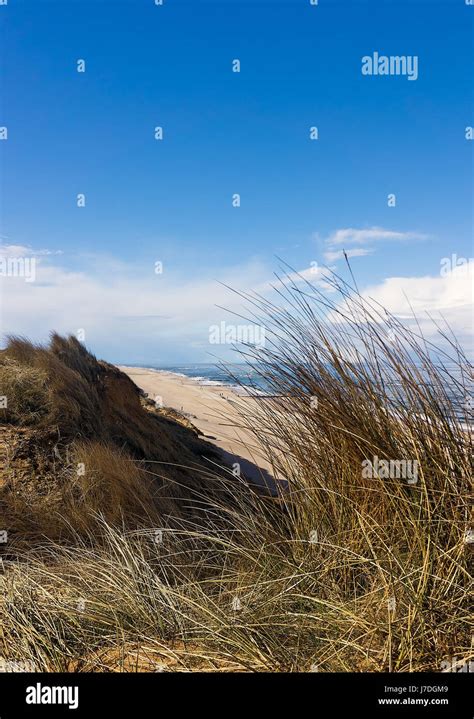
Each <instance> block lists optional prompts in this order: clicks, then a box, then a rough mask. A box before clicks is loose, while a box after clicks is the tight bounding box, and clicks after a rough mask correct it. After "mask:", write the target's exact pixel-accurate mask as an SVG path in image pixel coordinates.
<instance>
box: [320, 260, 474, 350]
mask: <svg viewBox="0 0 474 719" xmlns="http://www.w3.org/2000/svg"><path fill="white" fill-rule="evenodd" d="M473 282H474V260H470V261H469V262H468V263H467V264H466V265H464V266H460V267H456V266H454V267H453V268H452V269H451V270H450V271H447V272H445V273H440V275H438V276H430V275H425V276H422V277H388V278H386V279H385V280H383V281H382V282H380V283H379V284H376V285H373V286H370V287H366V288H365V289H364V290H363V291H362V292H361V294H362V297H363V298H364V299H366V300H367V301H368V302H369V303H370V302H375V303H378V304H379V305H381V306H382V307H383V308H385V309H386V310H388V311H389V312H390V313H391V314H393V315H395V316H396V317H398V319H400V320H402V321H404V322H405V323H407V324H410V326H411V325H413V327H414V326H415V323H414V315H415V316H416V319H417V321H418V323H419V325H420V327H421V330H422V331H423V333H424V334H425V336H427V337H429V336H433V335H436V334H437V328H436V325H435V324H434V322H433V319H434V320H435V321H437V322H438V324H440V325H442V326H443V327H444V329H446V327H445V323H447V324H448V325H449V327H450V329H451V330H452V331H453V333H454V335H455V336H456V338H457V339H458V340H459V342H460V343H461V345H462V346H464V347H465V348H467V347H469V346H471V345H472V340H473V336H474V332H473V304H472V303H473V286H474V285H473ZM341 309H345V310H347V309H349V308H348V306H347V304H346V305H344V304H342V305H341ZM351 309H352V310H353V311H354V312H355V316H356V317H359V318H360V320H361V321H363V319H364V318H363V316H362V314H361V312H360V310H357V309H356V308H355V307H354V305H353V304H352V305H351ZM378 309H380V307H378ZM430 317H432V318H433V319H430ZM331 319H332V320H333V321H341V319H340V318H338V317H337V316H336V315H335V314H334V315H332V316H331Z"/></svg>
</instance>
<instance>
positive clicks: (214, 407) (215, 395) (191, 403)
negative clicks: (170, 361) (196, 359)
mask: <svg viewBox="0 0 474 719" xmlns="http://www.w3.org/2000/svg"><path fill="white" fill-rule="evenodd" d="M119 369H120V370H122V372H125V373H126V374H127V375H128V376H129V377H130V379H131V380H133V382H135V384H136V385H137V386H138V387H140V388H141V389H142V390H144V392H146V393H147V394H148V397H149V398H150V399H152V400H154V401H155V402H158V403H159V404H160V405H162V406H163V407H172V408H173V409H175V410H177V411H178V412H181V413H182V414H184V415H186V417H187V418H188V419H189V420H190V421H191V422H192V423H193V424H194V426H195V427H197V429H198V430H199V431H200V432H201V433H202V436H203V437H204V438H205V439H206V440H208V441H209V442H212V443H213V444H215V445H216V446H217V447H218V448H219V449H220V451H221V453H222V456H223V459H225V461H226V462H227V463H228V464H231V465H232V464H234V463H236V462H237V463H239V465H240V471H241V474H242V476H243V477H245V479H247V480H250V481H251V482H253V483H255V484H258V485H259V486H261V487H266V488H267V489H268V490H269V491H270V492H271V494H273V495H274V494H276V493H277V492H276V490H275V480H274V479H273V477H272V476H271V467H270V465H269V464H268V462H266V461H265V459H264V457H262V454H261V452H260V451H259V450H258V448H256V447H255V444H254V439H253V438H252V437H251V435H250V434H249V433H248V432H247V431H246V430H244V429H242V428H241V427H239V425H240V424H241V420H240V418H239V414H238V411H237V409H236V403H238V404H239V405H240V406H242V403H249V405H250V404H251V403H252V402H255V401H259V400H255V399H253V398H252V397H242V396H241V395H238V394H237V393H236V392H235V391H234V390H233V389H232V388H231V387H229V386H225V385H205V384H201V383H200V382H198V381H197V380H194V379H192V378H189V377H184V376H182V375H179V374H175V373H173V372H165V371H161V370H160V371H157V370H152V369H146V368H142V367H127V366H123V365H121V366H119Z"/></svg>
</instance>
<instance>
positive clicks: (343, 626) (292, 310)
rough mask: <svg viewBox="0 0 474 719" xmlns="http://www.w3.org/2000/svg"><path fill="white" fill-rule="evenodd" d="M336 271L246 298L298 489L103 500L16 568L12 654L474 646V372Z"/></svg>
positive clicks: (146, 662)
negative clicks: (473, 398)
mask: <svg viewBox="0 0 474 719" xmlns="http://www.w3.org/2000/svg"><path fill="white" fill-rule="evenodd" d="M327 281H328V283H329V292H328V291H327V290H326V291H322V290H320V288H319V286H318V285H316V286H315V285H311V284H309V283H307V284H306V285H304V284H302V282H300V281H298V282H295V281H293V279H292V277H291V276H289V277H285V278H283V280H282V282H281V284H280V286H279V289H278V292H279V294H280V297H279V299H278V302H277V303H274V304H272V303H271V302H269V301H268V300H267V299H266V298H262V297H258V296H252V297H247V298H246V300H247V301H250V303H251V307H252V313H253V314H252V315H251V317H252V319H253V321H256V322H258V323H260V324H262V325H264V326H265V328H266V337H267V344H266V347H265V348H264V349H263V350H262V349H261V348H260V349H259V350H258V351H256V350H254V349H253V348H251V347H248V348H245V349H244V350H242V356H243V358H244V359H245V361H247V362H248V364H249V368H250V369H251V370H252V371H253V372H254V373H257V374H259V375H260V377H261V378H262V379H264V380H265V381H266V383H267V384H268V386H269V387H270V389H271V391H272V396H271V397H266V398H262V399H259V400H248V399H241V400H236V402H235V403H236V406H237V408H238V409H239V411H240V417H241V424H242V427H244V428H246V429H247V430H248V431H250V432H251V433H252V434H253V436H254V438H255V443H258V444H259V445H260V446H261V447H263V448H264V450H265V453H266V456H267V458H268V460H269V461H270V462H271V465H272V467H273V471H274V474H275V476H276V477H277V478H282V479H283V478H284V479H286V480H287V482H288V490H287V491H285V492H284V493H282V495H281V497H280V498H279V500H278V501H277V502H268V501H263V500H262V499H261V498H259V497H257V496H256V495H254V494H252V493H249V492H248V490H247V489H246V487H245V486H244V485H242V484H241V483H238V482H236V481H235V478H233V476H232V473H231V472H229V473H228V475H225V474H224V475H222V474H220V475H219V476H216V478H215V481H216V482H217V483H219V485H220V486H221V487H222V488H223V490H224V488H225V491H222V492H219V493H218V492H208V491H204V489H203V488H202V487H200V486H196V487H195V491H194V492H192V493H191V494H187V495H186V499H185V500H184V501H182V502H181V504H179V503H178V504H177V505H174V507H175V510H174V512H175V514H174V516H173V518H172V519H173V521H172V522H169V523H166V522H164V523H163V525H162V526H158V527H157V526H151V525H150V523H149V522H147V521H143V519H142V520H141V522H137V524H136V527H135V528H133V529H131V528H130V527H125V526H121V525H120V522H119V521H117V517H113V516H108V517H105V516H104V515H101V516H97V515H96V516H95V522H94V524H93V529H92V530H91V529H89V530H86V531H84V530H82V531H81V532H79V533H78V534H77V535H76V537H75V538H74V539H73V540H72V541H70V542H69V543H68V545H67V546H61V545H59V544H58V543H57V542H53V541H45V543H44V544H43V545H42V546H37V547H36V548H35V550H34V551H30V552H26V553H23V554H22V555H20V556H19V557H18V559H17V560H15V561H13V562H12V563H11V564H10V565H9V566H8V567H7V571H6V572H5V573H4V575H3V576H2V577H0V582H1V584H2V590H3V591H2V593H1V595H0V605H1V607H0V609H1V616H2V630H3V631H2V635H1V638H0V654H2V655H3V656H8V657H11V658H16V659H23V660H24V659H29V660H32V661H34V662H35V664H36V666H37V667H38V668H40V669H43V670H60V669H75V670H82V669H95V670H103V669H115V670H124V669H126V670H131V669H132V670H133V669H146V670H156V669H157V667H158V668H168V669H170V670H178V671H187V670H193V669H205V670H209V671H311V670H313V671H393V672H398V671H440V670H441V667H442V666H443V664H442V662H443V661H445V660H448V661H449V660H451V659H452V658H454V657H456V658H457V661H458V663H459V661H461V662H462V661H463V660H466V661H468V660H469V659H470V658H472V656H473V652H472V644H471V636H472V616H471V614H470V604H469V599H470V592H471V588H472V578H471V575H470V571H469V570H470V563H469V562H470V559H472V548H473V544H472V541H471V539H472V534H471V533H470V530H471V529H472V525H471V524H470V493H471V489H472V487H471V477H472V475H471V457H472V434H471V432H470V431H468V429H467V424H468V423H469V422H470V421H472V418H471V416H470V415H469V403H468V402H466V401H464V400H465V399H466V398H467V397H468V396H469V392H470V391H471V381H472V375H471V367H470V365H469V363H468V361H467V359H466V357H465V356H464V354H463V352H462V350H461V348H460V347H459V346H458V345H457V343H456V341H455V339H454V338H452V337H451V336H450V335H449V334H446V333H444V349H442V348H436V347H435V346H434V345H432V344H431V343H430V342H429V341H428V340H427V339H424V337H423V335H422V334H421V329H420V327H419V326H418V325H417V324H416V322H414V323H413V324H412V326H411V327H407V326H406V325H404V324H401V323H400V322H399V321H398V320H397V319H396V318H394V317H392V316H391V315H389V314H388V313H386V312H385V311H384V310H383V308H380V307H378V306H377V305H375V304H374V303H372V302H370V301H368V300H365V299H364V298H362V297H361V296H360V295H359V294H358V292H357V290H355V289H352V288H351V287H350V286H349V285H348V284H347V283H345V282H344V281H342V280H341V279H340V278H337V277H335V276H332V277H329V278H328V280H327ZM235 379H237V378H235ZM458 400H459V401H458ZM374 457H378V458H379V459H380V460H395V461H398V462H399V461H405V462H415V461H416V462H417V465H416V467H417V472H416V477H413V474H411V475H408V476H405V477H404V476H403V472H401V475H402V476H396V475H394V474H393V473H392V475H391V476H387V477H384V476H382V475H381V474H380V473H379V475H377V473H374V474H373V476H372V477H368V476H364V473H363V468H364V464H363V463H364V462H367V460H369V461H371V462H373V461H374ZM399 466H400V465H399ZM411 466H415V465H411ZM132 474H133V473H132ZM399 474H400V473H399ZM413 480H415V481H413ZM88 482H89V480H88ZM118 486H119V487H121V486H122V484H121V483H119V485H118ZM124 490H125V488H124ZM79 491H80V493H81V492H82V496H87V493H89V494H90V496H92V497H93V498H94V497H96V496H97V492H99V493H100V492H102V491H104V489H103V488H100V487H96V486H95V485H94V483H92V484H90V483H86V484H85V485H83V486H81V487H79ZM124 496H126V495H124ZM111 501H115V499H111ZM86 504H87V507H88V508H89V510H88V511H92V508H93V506H94V502H87V503H86ZM124 504H125V510H126V501H125V502H124ZM100 506H103V502H99V503H97V507H100ZM190 507H192V509H193V511H192V512H191V513H190V512H189V511H188V510H189V508H190Z"/></svg>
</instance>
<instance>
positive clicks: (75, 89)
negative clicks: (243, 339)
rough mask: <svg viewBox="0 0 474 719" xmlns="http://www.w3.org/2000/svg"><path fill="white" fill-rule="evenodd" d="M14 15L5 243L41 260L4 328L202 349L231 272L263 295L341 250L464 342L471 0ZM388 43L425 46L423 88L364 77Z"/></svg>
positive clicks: (112, 350)
mask: <svg viewBox="0 0 474 719" xmlns="http://www.w3.org/2000/svg"><path fill="white" fill-rule="evenodd" d="M0 23H1V34H2V37H3V38H4V39H5V40H4V42H3V43H2V45H3V49H2V51H1V69H0V78H1V85H0V95H1V106H0V112H1V115H0V119H1V122H0V125H2V126H7V127H8V140H7V141H6V142H5V141H3V142H0V160H1V164H2V188H1V200H2V212H1V215H2V217H1V219H2V237H3V243H4V246H5V247H6V248H7V250H6V251H7V252H10V254H11V253H14V252H15V248H28V251H30V252H31V253H39V254H37V255H36V257H37V258H38V277H37V279H36V281H35V282H34V283H33V282H32V283H28V284H27V283H25V282H21V281H20V280H19V279H14V281H13V282H11V281H10V280H12V279H13V278H5V281H4V285H5V288H6V291H4V292H2V295H3V299H4V302H3V306H4V308H3V313H2V325H3V331H4V332H21V333H22V334H28V335H30V336H33V338H34V339H45V338H46V337H47V335H48V332H49V330H51V329H53V328H54V329H58V330H59V331H62V332H73V333H75V332H76V331H77V330H78V329H79V328H83V329H84V330H85V336H86V344H88V345H89V346H90V347H91V348H92V349H93V350H94V351H96V352H97V353H98V354H100V355H102V356H104V357H105V358H107V359H109V360H112V361H118V362H135V363H139V362H146V363H155V362H156V363H160V362H161V363H170V362H181V361H188V360H194V361H206V360H207V359H208V358H209V351H211V352H214V351H215V348H209V344H208V341H207V335H208V327H209V324H210V323H211V322H214V321H218V320H219V319H220V318H221V315H222V312H221V314H219V312H218V311H216V310H215V309H213V308H214V305H215V304H224V305H226V306H229V307H231V308H232V307H233V304H232V303H233V302H235V300H234V299H233V298H232V297H231V296H229V299H228V301H227V304H226V297H225V293H223V291H222V288H221V287H220V286H219V285H218V282H219V281H224V282H228V283H230V284H231V285H232V286H234V287H236V288H237V289H239V288H243V289H248V288H250V287H252V288H253V287H255V288H261V287H262V286H264V284H265V283H266V282H268V280H270V279H271V276H272V272H273V271H274V270H275V269H276V268H277V267H278V262H277V260H276V259H275V256H276V255H277V256H280V257H282V258H283V259H284V260H286V261H287V262H288V263H289V264H291V265H292V266H293V267H295V269H297V270H301V271H305V270H306V269H307V268H308V267H309V266H310V264H311V263H314V262H317V263H323V262H324V263H326V264H330V265H331V266H336V267H337V269H338V270H339V269H341V271H342V270H343V268H342V266H341V263H340V261H339V260H338V257H337V256H336V254H335V253H336V252H338V251H339V252H340V250H341V249H342V248H343V247H344V248H345V249H347V250H352V251H353V250H357V253H355V254H359V255H360V256H354V257H353V258H352V266H353V270H354V273H355V274H356V276H357V280H358V283H359V286H360V287H362V288H368V289H371V290H373V294H374V296H376V297H377V298H380V299H382V300H384V301H385V300H386V301H387V303H388V305H390V304H392V305H393V307H391V309H394V311H397V312H398V311H400V312H402V307H401V302H402V300H401V299H400V300H398V299H397V298H396V296H395V294H396V292H397V290H399V291H400V297H401V295H402V293H403V290H406V289H407V288H410V289H412V290H413V292H414V295H415V301H416V302H415V304H416V306H417V307H418V308H419V309H420V310H423V309H428V310H433V309H435V310H440V311H441V310H442V311H443V312H444V313H445V314H447V315H448V317H449V318H450V320H451V318H452V321H453V324H454V327H455V329H457V330H458V331H459V333H460V334H461V335H462V336H463V337H464V336H465V335H466V334H468V332H467V329H466V318H467V316H468V315H467V313H466V307H465V300H466V296H465V295H462V296H461V295H460V287H461V284H462V287H463V288H464V289H465V288H466V287H467V282H466V281H465V278H464V277H462V278H461V282H460V281H459V279H460V278H459V277H456V276H454V275H455V274H456V273H454V274H453V277H452V278H451V280H450V282H449V283H448V282H447V281H446V278H445V277H444V278H441V277H440V262H441V260H442V258H444V257H447V256H451V255H452V254H456V255H457V256H458V257H460V258H469V257H470V256H471V255H472V234H473V172H472V170H473V166H472V157H473V142H472V141H468V140H467V139H466V137H465V128H466V126H469V125H474V113H473V103H472V99H473V90H472V88H473V83H472V69H473V37H474V33H473V23H474V7H470V6H466V5H465V3H464V0H449V1H448V2H440V1H438V2H437V1H434V0H433V1H432V2H430V1H429V0H426V1H424V2H421V1H420V2H417V1H416V0H410V2H400V1H397V2H390V1H388V0H387V1H384V0H374V1H363V0H360V1H357V0H350V1H349V0H346V1H343V0H339V1H337V0H319V4H318V6H316V7H313V6H311V5H310V2H309V0H292V1H291V2H290V1H288V2H283V1H277V0H266V1H260V2H254V1H251V0H227V1H225V2H224V1H222V0H221V1H218V0H214V1H210V0H209V1H208V2H205V1H204V0H202V1H201V0H192V2H191V1H188V2H185V1H180V0H164V4H163V6H158V7H157V6H155V5H154V1H153V0H133V2H132V1H130V2H129V1H126V0H121V1H120V0H95V1H94V2H87V1H85V0H62V2H50V1H49V0H34V1H30V0H23V1H22V0H9V2H8V5H7V6H3V7H0ZM375 51H377V52H379V53H380V54H384V55H397V56H400V55H410V56H414V55H416V56H417V57H418V63H419V76H418V79H417V80H416V81H410V80H409V79H408V78H407V77H406V76H405V77H403V76H398V77H397V76H382V77H373V76H372V77H367V76H363V75H362V73H361V58H362V57H363V56H365V55H371V54H372V53H373V52H375ZM236 58H238V59H239V60H240V61H241V72H240V73H233V72H232V61H233V59H236ZM78 59H84V60H85V62H86V71H85V72H84V73H78V72H77V71H76V63H77V60H78ZM157 125H159V126H162V127H163V132H164V138H163V140H162V141H157V140H155V139H154V128H155V126H157ZM311 126H317V127H318V132H319V139H318V140H317V141H311V140H310V139H309V128H310V127H311ZM78 193H84V194H85V196H86V207H84V208H78V207H77V205H76V197H77V194H78ZM234 193H239V194H240V196H241V206H240V207H239V208H236V207H233V206H232V196H233V194H234ZM389 193H394V194H395V195H396V206H395V207H389V206H388V204H387V196H388V194H389ZM374 228H377V229H376V230H374ZM8 248H10V249H8ZM157 261H161V262H162V263H163V274H162V275H159V276H157V275H156V274H155V272H154V267H155V262H157ZM419 278H421V279H419ZM394 279H395V280H397V282H394V281H393V280H394ZM417 279H418V280H419V281H417ZM448 284H449V286H448ZM420 293H421V294H420ZM197 294H199V297H200V299H199V301H198V298H197ZM440 296H441V297H442V298H443V302H441V304H440ZM425 305H426V307H425ZM459 307H461V310H460V311H459V312H454V313H453V308H454V309H456V308H458V309H459ZM222 317H223V315H222ZM226 351H227V349H226V348H223V353H225V352H226Z"/></svg>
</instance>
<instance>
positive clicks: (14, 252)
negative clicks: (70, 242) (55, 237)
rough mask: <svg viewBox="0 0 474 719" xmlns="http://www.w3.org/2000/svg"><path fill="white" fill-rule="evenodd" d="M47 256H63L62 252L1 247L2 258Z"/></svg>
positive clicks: (17, 246)
mask: <svg viewBox="0 0 474 719" xmlns="http://www.w3.org/2000/svg"><path fill="white" fill-rule="evenodd" d="M46 255H62V250H33V248H32V247H28V246H26V245H11V244H2V245H0V256H2V257H41V256H46Z"/></svg>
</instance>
